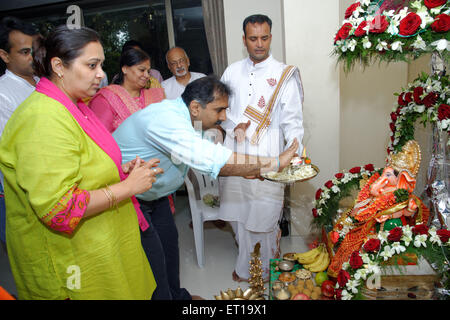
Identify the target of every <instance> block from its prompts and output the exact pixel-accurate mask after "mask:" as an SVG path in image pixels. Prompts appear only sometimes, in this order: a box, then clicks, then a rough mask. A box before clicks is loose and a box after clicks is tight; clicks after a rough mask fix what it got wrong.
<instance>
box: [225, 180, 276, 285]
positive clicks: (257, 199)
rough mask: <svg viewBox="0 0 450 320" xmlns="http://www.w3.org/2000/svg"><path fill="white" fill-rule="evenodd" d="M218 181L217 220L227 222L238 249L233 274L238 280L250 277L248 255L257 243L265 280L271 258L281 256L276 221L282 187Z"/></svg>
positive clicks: (249, 182) (271, 183) (246, 182)
mask: <svg viewBox="0 0 450 320" xmlns="http://www.w3.org/2000/svg"><path fill="white" fill-rule="evenodd" d="M219 181H220V189H221V199H220V202H221V204H220V213H219V219H221V220H224V221H229V222H230V224H231V227H232V228H233V231H234V233H235V239H236V242H237V244H238V246H239V255H238V258H237V261H236V267H235V271H236V273H237V275H238V276H239V277H240V278H245V279H248V278H249V277H250V274H249V267H250V265H249V262H250V260H251V253H252V252H253V250H254V247H255V245H256V244H257V243H258V242H260V244H261V250H260V252H261V257H260V258H261V262H262V269H263V278H264V279H267V278H268V277H269V273H270V259H274V258H276V257H278V256H279V254H280V236H281V232H280V229H279V227H278V221H279V219H280V217H281V212H282V208H283V199H284V186H283V185H281V184H279V183H274V182H270V181H260V180H249V179H244V178H240V177H227V178H220V179H219Z"/></svg>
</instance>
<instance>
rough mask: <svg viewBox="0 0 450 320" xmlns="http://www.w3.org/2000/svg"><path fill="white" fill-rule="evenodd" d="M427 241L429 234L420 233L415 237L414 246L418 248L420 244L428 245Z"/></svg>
mask: <svg viewBox="0 0 450 320" xmlns="http://www.w3.org/2000/svg"><path fill="white" fill-rule="evenodd" d="M426 241H427V235H426V234H419V235H417V236H416V237H415V238H414V246H416V247H417V248H420V246H423V247H425V248H426V247H427V244H426Z"/></svg>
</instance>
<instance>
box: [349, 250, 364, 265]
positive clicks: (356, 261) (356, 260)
mask: <svg viewBox="0 0 450 320" xmlns="http://www.w3.org/2000/svg"><path fill="white" fill-rule="evenodd" d="M349 263H350V267H352V268H353V269H359V268H361V267H362V265H363V260H362V258H361V256H360V255H359V252H358V251H354V252H353V253H352V255H351V256H350V261H349Z"/></svg>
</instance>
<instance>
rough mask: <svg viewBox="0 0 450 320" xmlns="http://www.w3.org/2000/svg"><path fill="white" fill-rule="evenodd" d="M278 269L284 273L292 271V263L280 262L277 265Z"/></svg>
mask: <svg viewBox="0 0 450 320" xmlns="http://www.w3.org/2000/svg"><path fill="white" fill-rule="evenodd" d="M278 268H279V269H280V270H281V271H286V272H288V271H292V269H294V262H292V261H288V260H281V261H280V262H279V263H278Z"/></svg>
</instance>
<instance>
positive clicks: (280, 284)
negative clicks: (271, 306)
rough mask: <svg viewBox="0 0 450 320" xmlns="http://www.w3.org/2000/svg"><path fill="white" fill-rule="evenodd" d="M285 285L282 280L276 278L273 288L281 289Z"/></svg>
mask: <svg viewBox="0 0 450 320" xmlns="http://www.w3.org/2000/svg"><path fill="white" fill-rule="evenodd" d="M283 287H284V284H283V282H281V281H280V280H275V281H274V283H273V284H272V290H280V289H281V288H283Z"/></svg>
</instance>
